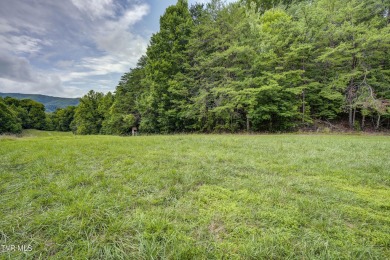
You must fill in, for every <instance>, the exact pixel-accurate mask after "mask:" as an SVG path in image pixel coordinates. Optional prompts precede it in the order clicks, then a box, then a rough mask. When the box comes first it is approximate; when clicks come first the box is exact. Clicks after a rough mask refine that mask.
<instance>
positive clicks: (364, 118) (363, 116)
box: [362, 114, 366, 130]
mask: <svg viewBox="0 0 390 260" xmlns="http://www.w3.org/2000/svg"><path fill="white" fill-rule="evenodd" d="M365 121H366V115H365V114H362V130H364V124H365Z"/></svg>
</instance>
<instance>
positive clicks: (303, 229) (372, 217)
mask: <svg viewBox="0 0 390 260" xmlns="http://www.w3.org/2000/svg"><path fill="white" fill-rule="evenodd" d="M46 134H47V133H40V134H36V136H41V137H36V138H3V139H0V245H31V246H32V251H31V252H24V253H23V252H9V251H7V252H3V253H1V251H0V258H2V257H3V258H11V259H18V258H19V259H24V258H26V257H30V258H42V259H47V258H49V257H51V258H54V259H56V258H57V259H64V258H65V259H66V258H70V257H73V258H74V259H389V258H390V189H389V186H390V160H389V155H390V138H389V137H386V136H352V135H349V136H342V135H331V136H329V135H323V136H321V135H306V136H304V135H254V136H244V135H183V136H180V135H178V136H145V137H142V136H139V137H112V136H73V135H70V134H69V135H68V136H59V135H55V134H54V135H52V136H46ZM42 136H46V137H42ZM0 250H1V248H0Z"/></svg>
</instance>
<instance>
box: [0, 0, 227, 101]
mask: <svg viewBox="0 0 390 260" xmlns="http://www.w3.org/2000/svg"><path fill="white" fill-rule="evenodd" d="M233 1H234V0H228V1H227V2H233ZM195 2H202V3H206V2H208V1H207V0H203V1H202V0H198V1H196V0H190V1H189V4H190V5H191V4H193V3H195ZM175 3H176V0H60V1H57V0H55V1H53V0H34V1H31V0H10V1H7V0H0V92H6V93H9V92H18V93H33V94H45V95H52V96H60V97H80V96H82V95H84V94H86V93H87V92H88V91H89V90H90V89H93V90H95V91H101V92H105V93H106V92H108V91H114V90H115V87H116V85H117V83H118V81H119V79H120V77H121V76H122V75H123V73H124V72H127V71H129V69H130V68H132V67H134V66H135V64H136V62H137V60H138V59H139V57H140V56H141V55H142V54H144V53H145V51H146V47H147V45H148V42H149V38H150V36H151V35H152V33H155V32H157V31H158V28H159V17H160V16H161V15H162V14H163V13H164V10H165V9H166V8H167V7H168V6H169V5H172V4H175Z"/></svg>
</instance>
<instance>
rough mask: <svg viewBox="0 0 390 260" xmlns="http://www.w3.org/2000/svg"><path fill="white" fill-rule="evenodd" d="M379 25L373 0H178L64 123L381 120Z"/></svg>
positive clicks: (164, 125) (223, 125)
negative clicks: (137, 52)
mask: <svg viewBox="0 0 390 260" xmlns="http://www.w3.org/2000/svg"><path fill="white" fill-rule="evenodd" d="M388 24H389V6H388V4H386V1H382V0H369V1H363V0H348V1H341V0H315V1H305V0H302V1H299V0H297V1H291V0H251V1H249V0H248V1H239V2H238V3H232V4H225V2H224V1H222V0H213V1H211V2H209V3H208V4H196V5H193V6H191V7H190V8H188V3H187V1H181V0H180V1H178V2H177V4H176V5H173V6H170V7H168V8H167V9H166V11H165V13H164V15H163V16H162V17H161V19H160V31H159V32H157V33H156V34H154V35H153V36H152V38H151V40H150V45H149V47H148V49H147V52H146V55H145V56H143V57H142V58H141V59H140V60H139V62H138V64H137V66H136V67H135V68H132V69H131V70H130V71H129V72H128V73H125V74H124V75H123V77H122V79H121V81H120V82H119V84H118V86H117V89H116V92H115V96H111V94H110V95H109V96H107V97H105V101H100V100H99V101H97V103H99V104H97V107H98V108H88V109H85V108H82V107H85V104H81V108H80V109H77V110H78V112H76V114H77V117H76V119H75V121H74V123H73V126H74V127H75V129H76V128H77V129H78V130H77V132H78V133H80V134H90V133H95V134H96V133H103V134H118V135H127V134H129V133H130V131H131V127H139V128H140V131H143V132H149V133H175V132H241V131H248V132H250V131H270V132H275V131H289V130H293V129H296V128H297V127H300V126H307V125H310V124H312V123H313V122H314V121H316V120H345V121H347V120H348V121H349V124H350V127H351V128H352V129H353V128H354V127H355V125H361V127H362V128H363V129H364V127H365V125H369V124H371V126H372V127H375V128H376V129H379V128H380V127H386V126H387V127H389V118H390V115H389V112H388V111H389V107H390V101H389V100H390V88H389V86H390V74H389V72H390V62H389V61H390V56H389V55H390V54H389V51H388V50H389V48H390V37H389V35H390V31H389V30H390V29H389V26H388ZM367 93H369V95H368V94H367ZM110 104H112V105H111V106H110ZM90 107H93V106H90ZM91 111H96V112H94V113H92V112H91ZM83 117H84V118H85V119H83V120H81V118H83ZM130 119H131V120H130ZM81 121H83V123H80V122H81ZM76 122H78V123H76ZM87 122H88V123H87ZM77 124H79V126H76V125H77Z"/></svg>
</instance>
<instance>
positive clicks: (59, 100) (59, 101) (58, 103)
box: [0, 92, 80, 112]
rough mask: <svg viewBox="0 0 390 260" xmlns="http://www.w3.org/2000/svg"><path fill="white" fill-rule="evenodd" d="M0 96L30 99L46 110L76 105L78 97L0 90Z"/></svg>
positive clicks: (51, 110)
mask: <svg viewBox="0 0 390 260" xmlns="http://www.w3.org/2000/svg"><path fill="white" fill-rule="evenodd" d="M0 97H3V98H5V97H12V98H16V99H32V100H34V101H37V102H39V103H42V104H43V105H44V106H45V110H46V112H54V111H55V110H56V109H57V108H65V107H68V106H77V105H78V104H79V102H80V101H79V98H64V97H54V96H48V95H42V94H22V93H3V92H0Z"/></svg>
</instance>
